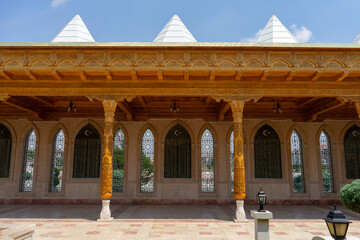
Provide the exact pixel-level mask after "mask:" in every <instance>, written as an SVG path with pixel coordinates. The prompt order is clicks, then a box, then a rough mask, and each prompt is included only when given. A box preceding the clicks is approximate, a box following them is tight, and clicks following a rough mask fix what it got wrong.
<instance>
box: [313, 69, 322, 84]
mask: <svg viewBox="0 0 360 240" xmlns="http://www.w3.org/2000/svg"><path fill="white" fill-rule="evenodd" d="M321 74H322V71H321V70H320V71H317V72H316V73H315V74H314V75H313V76H312V78H311V81H312V82H314V81H317V80H318V79H319V77H320V76H321Z"/></svg>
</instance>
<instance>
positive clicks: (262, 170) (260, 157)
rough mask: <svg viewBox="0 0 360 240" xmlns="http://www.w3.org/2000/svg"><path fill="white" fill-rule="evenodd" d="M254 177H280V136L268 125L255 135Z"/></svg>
mask: <svg viewBox="0 0 360 240" xmlns="http://www.w3.org/2000/svg"><path fill="white" fill-rule="evenodd" d="M254 151H255V178H282V167H281V146H280V138H279V136H278V134H277V133H276V132H275V130H274V129H273V128H272V127H270V126H269V125H264V126H262V127H261V128H260V129H259V130H258V132H257V133H256V135H255V141H254Z"/></svg>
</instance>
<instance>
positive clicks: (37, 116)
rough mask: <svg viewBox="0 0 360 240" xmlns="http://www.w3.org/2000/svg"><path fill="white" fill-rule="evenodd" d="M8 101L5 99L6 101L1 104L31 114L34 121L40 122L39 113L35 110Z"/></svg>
mask: <svg viewBox="0 0 360 240" xmlns="http://www.w3.org/2000/svg"><path fill="white" fill-rule="evenodd" d="M9 100H10V99H7V100H6V101H4V102H3V103H5V104H7V105H9V106H12V107H15V108H18V109H21V110H24V111H26V112H29V113H31V114H32V115H33V116H34V118H35V119H36V120H41V117H40V116H39V113H38V112H37V111H36V110H35V109H32V108H31V107H28V106H26V105H24V104H22V103H20V102H17V101H16V102H15V101H11V102H10V101H9Z"/></svg>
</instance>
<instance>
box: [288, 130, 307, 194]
mask: <svg viewBox="0 0 360 240" xmlns="http://www.w3.org/2000/svg"><path fill="white" fill-rule="evenodd" d="M290 143H291V163H292V177H293V186H294V192H296V193H304V192H305V183H304V166H303V151H302V142H301V137H300V134H299V133H298V132H297V131H296V130H294V131H293V132H292V133H291V137H290Z"/></svg>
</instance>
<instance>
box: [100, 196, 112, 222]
mask: <svg viewBox="0 0 360 240" xmlns="http://www.w3.org/2000/svg"><path fill="white" fill-rule="evenodd" d="M113 219H114V218H113V217H111V211H110V200H102V209H101V213H100V219H98V221H112V220H113Z"/></svg>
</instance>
